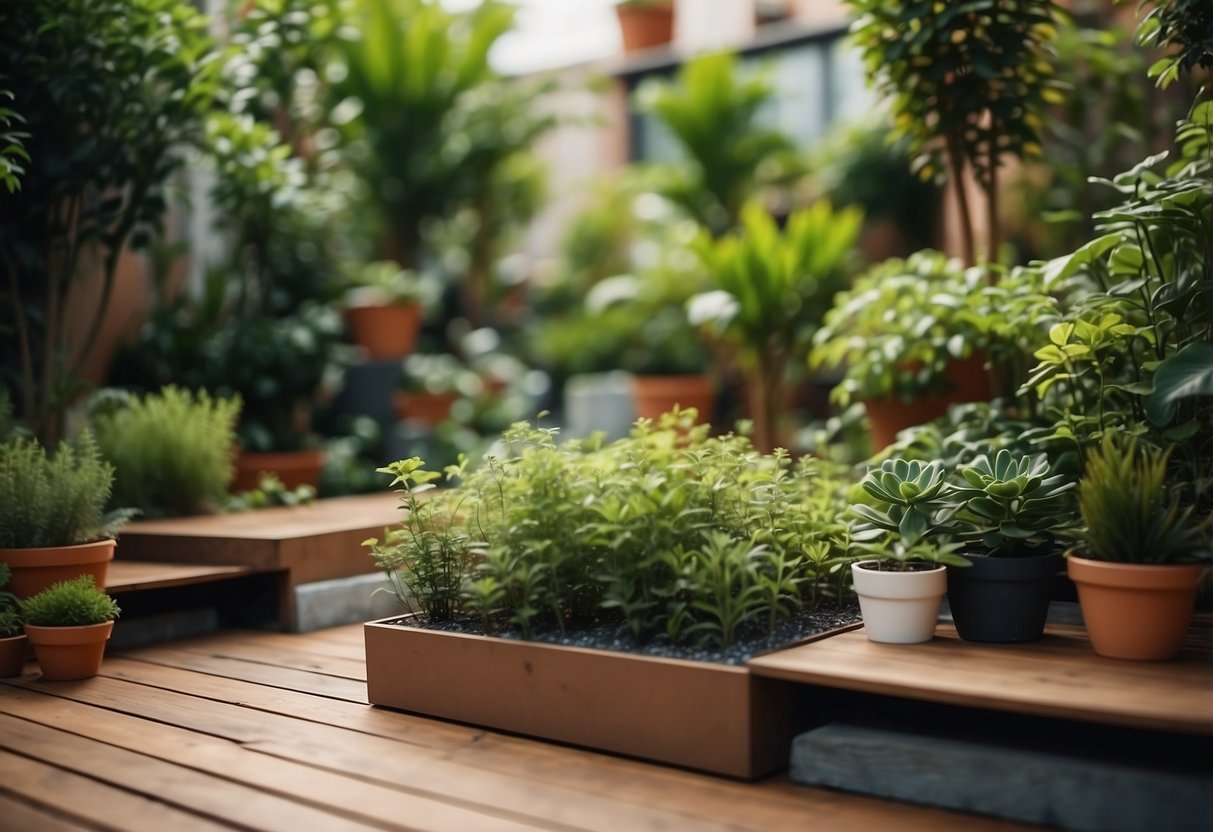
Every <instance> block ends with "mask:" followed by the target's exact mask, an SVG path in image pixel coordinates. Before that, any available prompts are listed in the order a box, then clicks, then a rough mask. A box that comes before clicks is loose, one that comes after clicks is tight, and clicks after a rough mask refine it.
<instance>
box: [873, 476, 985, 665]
mask: <svg viewBox="0 0 1213 832" xmlns="http://www.w3.org/2000/svg"><path fill="white" fill-rule="evenodd" d="M861 485H862V486H863V490H864V491H865V492H866V493H867V494H868V495H869V496H870V497H872V498H873V499H874V500H876V501H877V504H876V505H867V504H864V503H858V504H856V505H853V506H852V507H851V512H852V513H853V514H854V515H855V516H857V517H858V518H859V519H860V520H861V521H862V524H861V526H860V527H859V528H858V529H857V530H856V531H855V532H854V533H853V536H852V540H853V541H854V544H855V549H856V551H858V552H859V553H861V555H860V557H861V559H859V560H857V561H855V562H854V563H852V564H851V576H852V578H853V580H854V582H855V594H856V595H858V596H859V608H860V611H861V612H862V614H863V627H864V632H865V633H866V634H867V636H868V639H869V640H871V641H876V642H882V643H886V644H917V643H919V642H924V641H930V640H931V638H932V637H933V636H934V633H935V624H936V621H937V620H938V618H939V605H940V602H942V601H943V596H944V594H945V593H946V592H947V574H946V571H945V567H946V566H948V565H951V566H962V567H963V566H967V565H968V563H969V561H968V560H966V559H965V558H963V557H961V556H960V555H958V554H956V550H957V549H958V548H959V547H960V544H959V543H956V542H955V541H949V540H946V539H945V538H944V535H943V533H944V532H946V529H947V528H948V526H947V524H948V522H949V520H950V518H951V515H952V514H953V513H954V508H953V507H952V506H949V505H948V504H947V501H946V499H945V495H946V489H947V480H946V474H945V471H944V468H943V465H942V463H940V462H938V461H934V462H930V463H923V462H920V461H918V460H912V461H906V460H904V459H888V460H885V461H884V462H883V463H881V465H880V467H879V468H877V469H875V470H872V471H869V472H868V474H867V475H866V476H865V477H864V478H863V482H862V483H861ZM865 555H866V556H870V557H864V556H865Z"/></svg>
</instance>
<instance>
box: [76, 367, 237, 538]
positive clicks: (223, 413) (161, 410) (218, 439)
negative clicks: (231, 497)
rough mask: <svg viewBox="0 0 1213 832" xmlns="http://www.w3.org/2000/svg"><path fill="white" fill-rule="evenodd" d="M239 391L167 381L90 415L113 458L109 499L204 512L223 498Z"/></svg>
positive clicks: (154, 512) (151, 509)
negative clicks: (214, 391) (194, 389)
mask: <svg viewBox="0 0 1213 832" xmlns="http://www.w3.org/2000/svg"><path fill="white" fill-rule="evenodd" d="M239 413H240V399H239V398H238V397H237V398H232V399H213V398H211V396H210V394H208V393H206V392H205V391H202V392H199V393H196V394H195V393H191V392H189V391H188V390H182V389H179V388H177V387H166V388H164V389H163V390H161V391H160V392H159V393H152V394H148V395H146V396H143V397H142V398H128V399H126V400H125V401H124V402H122V403H120V405H119V406H118V407H116V408H113V409H108V410H107V411H105V412H102V413H100V414H98V415H97V416H96V418H94V421H93V427H94V430H95V431H96V433H97V444H98V446H99V447H100V449H101V453H102V455H103V456H104V457H105V458H106V459H107V460H108V461H109V462H110V463H111V464H113V466H114V495H113V502H114V503H116V504H118V505H130V506H134V507H136V508H138V509H140V510H141V511H142V512H143V513H144V514H147V515H149V516H173V515H183V514H201V513H204V512H207V511H214V510H215V509H217V508H218V507H220V506H221V505H222V504H223V501H224V499H225V497H226V496H227V486H228V483H230V482H231V479H232V473H233V468H232V448H233V446H234V445H235V443H236V418H237V416H238V415H239Z"/></svg>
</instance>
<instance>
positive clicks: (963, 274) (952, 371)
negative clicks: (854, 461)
mask: <svg viewBox="0 0 1213 832" xmlns="http://www.w3.org/2000/svg"><path fill="white" fill-rule="evenodd" d="M985 287H986V280H985V274H984V272H983V271H982V270H980V269H967V270H966V269H964V268H962V267H961V265H960V263H959V261H956V260H950V259H948V258H947V257H946V256H944V255H943V254H940V253H939V252H935V251H920V252H917V253H915V254H912V255H910V257H908V258H906V259H905V260H901V259H897V258H894V259H891V260H886V261H885V262H884V263H881V264H879V265H877V266H875V267H873V268H872V269H870V270H869V271H868V272H866V273H865V274H863V275H862V276H861V277H859V278H858V279H856V281H855V283H854V284H853V285H852V286H851V288H850V289H848V290H847V291H845V292H841V293H839V295H838V296H837V297H836V298H835V300H834V307H833V308H832V309H830V310H829V311H828V312H827V313H826V314H825V323H824V325H823V326H822V327H821V328H820V329H819V330H818V331H817V333H816V334H815V335H814V338H813V350H812V353H811V354H810V357H809V361H810V365H811V366H814V367H820V366H830V367H842V368H843V369H844V372H845V375H844V377H843V380H842V382H841V383H840V384H838V386H836V387H835V388H834V390H833V391H832V392H831V394H830V397H831V399H832V400H833V401H834V402H836V403H838V404H840V405H844V406H845V405H847V404H850V402H851V401H853V400H861V401H863V403H864V407H865V409H866V411H867V416H868V421H869V423H870V426H871V430H872V448H873V450H876V451H879V450H881V449H883V448H885V447H887V446H888V445H890V444H892V442H893V440H894V439H896V438H897V434H898V433H899V432H900V431H901V430H903V429H905V428H907V427H910V426H911V425H919V424H923V423H925V422H929V421H930V420H931V419H934V418H936V417H938V416H941V415H943V414H944V412H946V411H947V408H948V406H949V405H951V404H954V403H957V402H967V401H980V400H984V399H988V398H989V397H990V394H991V390H990V383H989V378H988V376H987V375H986V371H985V362H986V355H987V351H988V348H989V346H990V344H991V334H990V331H991V326H992V324H991V319H990V318H988V317H985V316H980V315H975V314H973V307H974V306H975V305H976V304H977V302H978V301H979V300H980V299H981V298H982V296H983V292H984V290H985Z"/></svg>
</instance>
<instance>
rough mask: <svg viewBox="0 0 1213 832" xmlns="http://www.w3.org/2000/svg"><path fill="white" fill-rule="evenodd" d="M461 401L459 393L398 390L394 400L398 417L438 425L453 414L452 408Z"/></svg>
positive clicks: (433, 425)
mask: <svg viewBox="0 0 1213 832" xmlns="http://www.w3.org/2000/svg"><path fill="white" fill-rule="evenodd" d="M457 401H459V394H458V393H454V392H451V393H406V392H404V391H403V390H399V391H397V392H396V395H395V397H394V398H393V402H394V404H395V408H396V418H397V419H400V420H405V421H409V422H417V423H419V424H422V425H429V426H430V427H438V425H441V424H442V423H443V422H445V421H446V420H447V419H448V418H450V415H451V408H452V407H454V405H455V402H457Z"/></svg>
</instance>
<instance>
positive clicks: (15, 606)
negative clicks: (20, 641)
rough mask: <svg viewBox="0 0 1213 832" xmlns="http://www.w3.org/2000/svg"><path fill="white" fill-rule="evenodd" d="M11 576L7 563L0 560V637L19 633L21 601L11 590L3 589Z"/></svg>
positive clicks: (8, 636)
mask: <svg viewBox="0 0 1213 832" xmlns="http://www.w3.org/2000/svg"><path fill="white" fill-rule="evenodd" d="M11 577H12V570H10V569H9V568H8V564H7V563H4V562H3V561H0V638H10V637H12V636H17V635H21V619H22V615H21V601H19V600H18V599H17V596H16V595H13V594H12V593H11V592H6V591H4V588H5V587H6V586H8V582H9V578H11Z"/></svg>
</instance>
